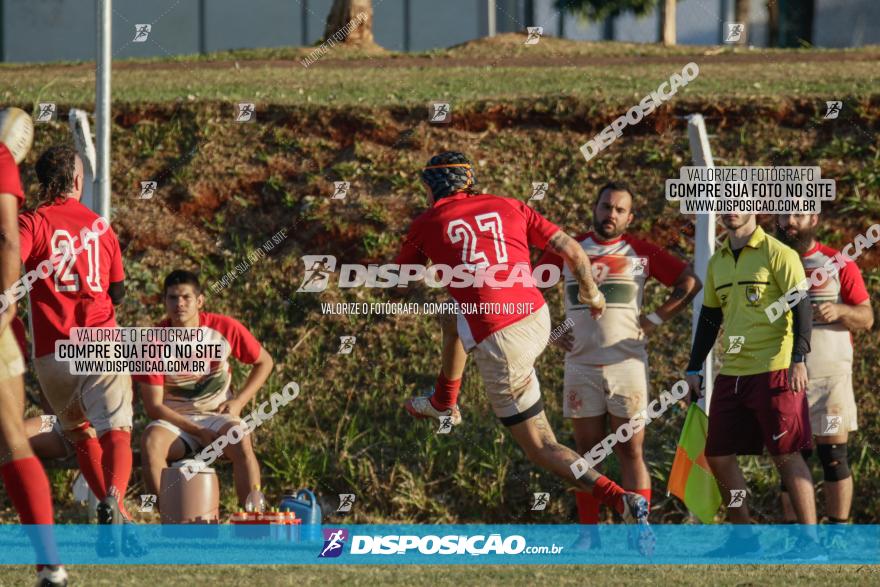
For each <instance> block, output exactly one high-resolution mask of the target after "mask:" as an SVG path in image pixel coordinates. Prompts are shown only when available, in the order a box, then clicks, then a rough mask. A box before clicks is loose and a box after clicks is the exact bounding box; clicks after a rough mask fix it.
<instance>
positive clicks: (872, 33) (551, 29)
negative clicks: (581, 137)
mask: <svg viewBox="0 0 880 587" xmlns="http://www.w3.org/2000/svg"><path fill="white" fill-rule="evenodd" d="M804 1H806V0H804ZM407 2H409V6H410V32H409V47H408V48H409V50H411V51H424V50H427V49H432V48H437V47H449V46H451V45H456V44H459V43H463V42H465V41H468V40H471V39H476V38H479V37H482V36H484V35H485V34H486V32H487V30H488V19H487V15H486V2H485V1H484V0H442V1H437V0H382V1H380V2H375V3H374V5H375V8H374V10H375V14H374V36H375V38H376V41H377V42H378V43H379V44H380V45H382V46H384V47H387V48H388V49H392V50H396V51H402V50H405V49H406V48H407V47H406V34H405V32H404V31H405V27H404V20H405V10H404V6H405V5H406V3H407ZM751 2H752V6H751V8H752V12H751V19H750V20H751V22H750V23H749V42H750V43H751V44H753V45H756V46H765V45H766V43H767V26H766V20H767V10H766V0H751ZM0 3H2V4H3V22H2V31H0V42H2V48H3V54H4V59H5V60H6V61H11V62H22V61H24V62H27V61H56V60H81V59H94V55H95V42H96V31H95V0H0ZM331 4H332V0H247V2H242V0H204V7H205V29H204V31H205V38H204V39H203V40H202V41H203V43H204V47H205V49H206V50H207V51H217V50H223V49H239V48H250V47H279V46H286V45H312V44H314V43H315V42H316V41H318V40H319V39H320V38H321V37H322V36H323V34H324V22H325V20H326V18H327V13H328V12H329V10H330V6H331ZM534 4H535V19H534V20H535V22H533V23H527V22H524V20H525V16H524V14H525V12H524V3H523V0H496V6H497V11H496V21H497V28H498V31H499V32H509V31H519V30H523V29H524V28H525V27H526V26H543V27H544V32H545V34H549V35H557V34H558V31H559V24H560V20H563V22H564V30H565V36H566V37H568V38H572V39H581V40H591V41H595V40H600V39H601V38H602V24H601V23H589V22H584V21H582V20H580V19H578V18H577V17H575V16H572V15H570V14H566V15H564V16H563V15H560V14H559V12H558V11H557V10H556V8H555V7H554V6H553V4H554V3H553V0H535V2H534ZM199 5H200V2H199V0H114V2H113V11H114V14H113V27H114V30H113V33H114V40H113V51H114V57H116V58H125V57H152V56H159V57H161V56H166V55H176V54H181V53H196V52H198V51H199V49H200V39H199ZM732 11H733V0H679V3H678V9H677V29H678V39H679V43H681V44H705V45H711V44H717V43H718V42H719V39H720V34H721V32H720V31H721V27H722V24H723V23H724V22H725V21H729V20H732ZM304 14H305V17H304V16H303V15H304ZM143 23H149V24H151V25H152V26H153V29H152V32H151V33H150V37H149V39H148V41H147V42H145V43H133V42H132V39H133V38H134V33H135V25H136V24H143ZM615 31H616V38H617V39H618V40H621V41H634V42H655V41H656V39H657V14H656V13H652V14H649V15H646V16H644V17H638V18H637V17H635V16H633V15H623V16H621V17H620V18H618V19H617V22H616V24H615ZM814 41H815V44H816V46H820V47H849V46H861V45H866V44H871V43H880V0H816V19H815V30H814Z"/></svg>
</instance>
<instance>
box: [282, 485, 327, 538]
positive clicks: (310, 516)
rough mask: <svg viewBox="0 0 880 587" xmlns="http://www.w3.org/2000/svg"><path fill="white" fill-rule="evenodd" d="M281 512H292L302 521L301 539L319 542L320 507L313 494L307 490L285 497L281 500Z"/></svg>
mask: <svg viewBox="0 0 880 587" xmlns="http://www.w3.org/2000/svg"><path fill="white" fill-rule="evenodd" d="M280 509H281V511H288V512H293V513H294V515H296V517H297V518H299V519H301V520H302V524H303V527H302V538H303V539H304V540H306V541H310V542H311V541H320V540H321V539H322V536H321V523H322V521H323V519H322V517H321V506H320V505H319V504H318V500H317V499H316V498H315V494H314V493H312V492H311V491H309V490H308V489H300V490H299V491H297V492H296V495H285V496H284V497H283V498H282V500H281V507H280Z"/></svg>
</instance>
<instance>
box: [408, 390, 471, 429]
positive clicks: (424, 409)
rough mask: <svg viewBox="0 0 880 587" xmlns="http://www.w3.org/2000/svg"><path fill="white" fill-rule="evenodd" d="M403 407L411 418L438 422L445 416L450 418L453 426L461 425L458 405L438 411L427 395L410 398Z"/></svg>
mask: <svg viewBox="0 0 880 587" xmlns="http://www.w3.org/2000/svg"><path fill="white" fill-rule="evenodd" d="M404 407H405V408H406V411H407V412H409V415H410V416H412V417H413V418H418V419H425V418H436V419H438V420H440V419H441V418H444V417H446V416H452V425H453V426H458V425H459V424H461V412H460V411H459V409H458V404H456V405H454V406H452V407H451V408H449V409H448V410H438V409H437V408H435V407H434V406H432V405H431V396H429V395H422V396H418V397H411V398H409V399H408V400H406V403H405V404H404Z"/></svg>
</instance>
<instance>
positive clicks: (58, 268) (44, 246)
mask: <svg viewBox="0 0 880 587" xmlns="http://www.w3.org/2000/svg"><path fill="white" fill-rule="evenodd" d="M98 218H100V217H99V216H98V215H97V214H95V213H94V212H93V211H91V210H89V209H88V208H87V207H85V206H84V205H82V204H81V203H79V202H78V201H77V200H74V199H70V198H68V199H63V198H56V199H55V200H54V201H52V202H51V203H49V204H46V205H44V206H40V207H39V208H37V209H36V210H34V211H33V212H26V213H24V214H22V215H21V216H19V218H18V227H19V237H20V239H21V260H22V262H23V263H24V266H25V270H26V271H31V270H34V269H36V267H37V266H38V265H39V264H40V263H41V262H42V261H45V260H50V259H52V257H53V256H55V257H56V259H59V256H61V255H64V257H60V258H63V259H64V260H62V261H61V262H60V263H57V264H56V265H54V270H53V271H51V272H50V274H49V276H48V277H45V278H43V279H37V280H36V281H35V282H34V284H33V289H31V291H30V292H29V294H28V295H29V296H30V308H31V311H30V322H31V339H32V340H33V344H34V357H35V358H36V357H42V356H43V355H48V354H51V353H54V352H55V341H56V340H65V339H68V338H70V329H71V328H75V327H80V328H84V327H107V326H116V314H115V311H114V310H113V303H112V302H111V301H110V294H109V292H108V289H109V287H110V284H111V283H114V282H118V281H122V280H123V279H125V272H124V270H123V268H122V251H121V250H120V248H119V240H118V239H117V238H116V233H114V232H113V229H112V228H110V227H109V225H107V224H106V223H105V222H103V221H98V223H96V222H95V221H96V220H97V219H98ZM102 223H103V226H104V227H106V231H105V232H104V233H103V234H101V233H100V230H101V229H102ZM93 228H94V229H97V231H93ZM83 239H84V240H85V242H83ZM77 250H79V253H78V254H76V255H74V254H73V253H74V252H76V251H77ZM65 252H67V253H68V254H66V255H65Z"/></svg>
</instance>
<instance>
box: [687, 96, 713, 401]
mask: <svg viewBox="0 0 880 587" xmlns="http://www.w3.org/2000/svg"><path fill="white" fill-rule="evenodd" d="M687 121H688V141H689V142H690V148H691V154H692V159H693V163H694V165H696V166H700V167H710V168H711V167H715V162H714V161H713V159H712V149H711V148H710V146H709V135H708V134H707V133H706V122H705V121H704V120H703V115H702V114H691V115H690V116H688V117H687ZM696 225H697V230H696V234H695V235H694V271H695V272H696V273H697V275H699V276H700V277H701V279H704V278H705V276H706V267H707V266H708V265H709V257H711V256H712V253H714V252H715V213H714V212H710V213H708V214H697V221H696ZM702 306H703V292H702V291H700V293H698V294H697V296H696V297H695V298H694V306H693V307H694V317H693V323H692V331H691V341H693V337H694V335H695V334H696V332H697V321H698V320H699V318H700V308H701V307H702ZM713 354H714V353H712V352H711V351H710V352H709V356H707V357H706V362H705V363H704V364H703V375H704V385H705V386H706V394H705V399H704V400H701V402H700V403H701V404H702V405H701V407H702V408H703V409H704V410H705V412H706V413H707V414H708V413H709V403H710V402H711V400H712V383H713V381H714V370H715V365H714V362H713V361H714V358H713Z"/></svg>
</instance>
